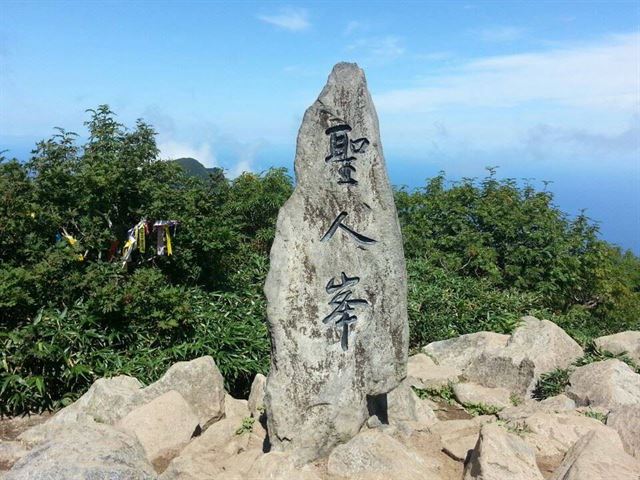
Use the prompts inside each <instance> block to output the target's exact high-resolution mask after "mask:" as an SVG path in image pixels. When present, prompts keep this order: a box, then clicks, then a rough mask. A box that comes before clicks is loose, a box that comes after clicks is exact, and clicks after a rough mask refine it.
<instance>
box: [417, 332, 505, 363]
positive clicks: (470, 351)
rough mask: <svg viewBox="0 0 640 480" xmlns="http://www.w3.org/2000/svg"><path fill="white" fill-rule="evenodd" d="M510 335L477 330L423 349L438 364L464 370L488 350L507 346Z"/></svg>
mask: <svg viewBox="0 0 640 480" xmlns="http://www.w3.org/2000/svg"><path fill="white" fill-rule="evenodd" d="M509 338H510V337H509V335H503V334H501V333H494V332H476V333H468V334H466V335H460V336H459V337H455V338H449V339H447V340H440V341H438V342H432V343H430V344H429V345H427V346H425V347H423V348H422V351H423V352H424V353H426V354H427V355H428V356H429V357H431V358H433V359H434V360H435V361H436V362H437V364H438V365H446V366H449V367H454V368H457V369H458V370H464V369H465V368H467V367H468V366H469V365H470V364H471V362H472V361H473V360H474V359H476V358H477V357H479V356H480V355H481V354H482V353H485V352H486V351H495V350H500V349H502V348H504V347H506V345H507V342H508V341H509Z"/></svg>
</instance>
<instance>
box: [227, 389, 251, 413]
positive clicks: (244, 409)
mask: <svg viewBox="0 0 640 480" xmlns="http://www.w3.org/2000/svg"><path fill="white" fill-rule="evenodd" d="M250 415H251V412H249V402H248V401H247V400H243V399H241V398H233V397H232V396H231V395H229V394H227V395H226V396H225V397H224V417H225V418H233V417H240V418H245V417H249V416H250Z"/></svg>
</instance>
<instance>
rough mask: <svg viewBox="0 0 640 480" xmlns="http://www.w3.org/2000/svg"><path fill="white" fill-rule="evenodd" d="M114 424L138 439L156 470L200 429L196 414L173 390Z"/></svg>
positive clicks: (166, 462)
mask: <svg viewBox="0 0 640 480" xmlns="http://www.w3.org/2000/svg"><path fill="white" fill-rule="evenodd" d="M116 427H117V428H118V429H120V430H122V431H123V432H125V433H127V434H129V435H131V436H133V437H135V438H137V439H138V441H139V442H140V444H141V445H142V448H144V451H145V453H146V455H147V459H148V460H149V461H150V462H151V464H152V465H153V466H154V467H155V469H156V470H158V471H163V470H164V469H165V468H166V466H167V465H168V463H169V462H170V461H171V459H172V458H173V457H175V456H176V455H177V454H178V453H179V452H180V450H181V449H182V447H184V446H185V445H186V444H187V443H189V440H191V437H192V436H193V434H194V433H195V432H196V431H197V429H198V428H199V426H198V417H197V416H196V414H195V413H194V411H193V410H192V409H191V406H190V405H189V404H188V403H187V402H186V401H185V399H184V398H182V395H180V394H179V393H178V392H176V391H175V390H171V391H169V392H167V393H165V394H163V395H160V396H159V397H157V398H155V399H153V400H152V401H151V402H149V403H147V404H145V405H141V406H139V407H137V408H135V409H133V410H132V411H131V412H129V413H128V414H127V415H126V416H125V417H124V418H123V419H122V420H120V421H119V422H118V423H117V424H116Z"/></svg>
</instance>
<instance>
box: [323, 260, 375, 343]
mask: <svg viewBox="0 0 640 480" xmlns="http://www.w3.org/2000/svg"><path fill="white" fill-rule="evenodd" d="M359 281H360V278H359V277H348V276H347V275H346V274H345V273H344V272H342V278H341V283H336V281H335V278H332V279H331V280H329V282H328V283H327V286H326V290H327V293H328V294H329V295H333V297H331V300H330V301H329V305H331V306H332V307H333V311H332V312H331V313H330V314H329V315H327V316H326V317H324V319H323V320H322V321H323V322H324V323H325V324H333V325H334V326H335V327H336V328H341V329H342V335H341V339H340V344H341V346H342V350H347V349H348V348H349V326H350V325H353V324H354V323H356V321H357V320H358V317H357V316H356V315H354V314H352V312H353V311H354V310H355V307H356V306H357V305H369V302H367V301H366V300H364V299H361V298H352V296H353V290H352V287H354V286H356V285H357V284H358V282H359Z"/></svg>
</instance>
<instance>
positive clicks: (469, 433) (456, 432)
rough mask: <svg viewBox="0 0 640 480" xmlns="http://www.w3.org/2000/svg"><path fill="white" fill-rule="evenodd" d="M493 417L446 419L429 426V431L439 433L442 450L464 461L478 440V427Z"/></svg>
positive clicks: (492, 419)
mask: <svg viewBox="0 0 640 480" xmlns="http://www.w3.org/2000/svg"><path fill="white" fill-rule="evenodd" d="M494 420H495V418H494V417H490V416H482V417H474V418H471V419H468V420H447V421H445V422H438V423H436V424H435V425H433V426H431V427H430V428H429V430H430V431H431V433H433V434H436V435H439V437H440V441H441V442H442V451H443V452H444V453H446V454H447V455H449V456H450V457H451V458H453V459H454V460H456V461H458V462H464V461H465V460H466V459H467V458H468V457H469V454H470V452H471V451H472V450H473V449H474V447H475V445H476V442H477V441H478V434H479V433H480V428H481V427H482V425H484V424H485V423H491V422H493V421H494Z"/></svg>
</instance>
